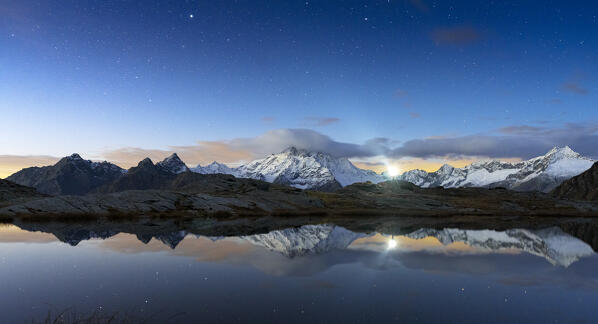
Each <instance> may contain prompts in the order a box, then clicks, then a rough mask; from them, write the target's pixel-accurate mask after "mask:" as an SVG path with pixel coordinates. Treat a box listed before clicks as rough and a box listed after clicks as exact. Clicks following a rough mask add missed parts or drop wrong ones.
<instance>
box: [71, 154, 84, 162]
mask: <svg viewBox="0 0 598 324" xmlns="http://www.w3.org/2000/svg"><path fill="white" fill-rule="evenodd" d="M67 158H68V159H69V160H83V158H82V157H81V155H79V154H77V153H73V154H71V155H69V156H68V157H67Z"/></svg>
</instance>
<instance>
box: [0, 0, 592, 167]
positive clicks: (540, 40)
mask: <svg viewBox="0 0 598 324" xmlns="http://www.w3.org/2000/svg"><path fill="white" fill-rule="evenodd" d="M0 18H1V19H0V68H1V70H0V98H2V99H1V100H0V116H1V118H2V119H1V121H2V127H1V128H0V177H2V176H6V175H8V174H7V173H8V172H9V171H7V170H11V171H12V170H14V169H15V168H20V167H22V166H29V165H39V164H47V163H51V162H52V161H55V159H56V158H58V157H61V156H65V155H68V154H71V153H73V152H78V153H80V154H81V155H82V156H84V157H86V158H89V159H94V160H98V159H99V160H103V159H108V160H110V161H114V162H117V163H119V164H120V165H122V166H131V165H133V164H136V162H137V161H139V160H140V159H141V158H143V157H144V156H150V157H152V158H153V159H159V158H163V157H164V156H166V155H168V154H169V153H171V152H174V151H176V152H179V153H180V155H181V157H182V158H183V159H184V160H185V161H186V162H187V163H188V164H190V165H195V164H197V163H202V164H203V163H207V162H210V161H212V160H219V161H221V162H226V163H229V164H232V165H234V164H235V163H241V162H242V161H246V160H250V159H252V158H256V157H260V156H264V155H266V154H269V153H275V152H277V151H279V150H281V149H284V148H285V147H286V146H290V145H296V146H299V147H302V148H306V149H317V150H326V151H329V152H331V153H332V154H334V155H337V156H344V157H349V158H351V159H352V160H353V161H355V162H356V163H357V164H358V165H359V166H361V167H369V168H372V169H375V170H380V168H382V166H384V165H387V164H388V163H389V161H390V163H394V164H397V165H399V167H400V168H401V169H402V170H406V169H411V168H415V167H418V168H423V169H428V170H431V169H434V168H437V167H438V166H439V165H440V164H442V163H445V162H449V163H451V164H453V165H456V166H459V164H465V163H469V162H471V161H473V160H477V159H486V158H501V159H515V160H517V159H524V158H529V157H532V156H534V155H539V154H543V153H545V152H546V151H547V150H548V149H550V148H551V147H552V146H555V145H570V146H571V147H572V148H573V149H574V150H576V151H578V152H580V153H582V154H585V155H589V156H597V155H598V146H597V145H595V144H594V143H596V142H598V135H596V134H597V132H598V109H596V103H597V102H598V100H597V99H598V98H597V96H596V90H598V80H597V78H596V75H598V74H597V72H598V3H596V2H594V1H431V0H384V1H332V0H322V1H258V0H255V1H241V0H240V1H225V0H223V1H149V0H144V1H133V0H131V1H85V0H61V1H52V0H47V1H30V0H20V1H0ZM2 170H4V171H2ZM3 172H4V174H3Z"/></svg>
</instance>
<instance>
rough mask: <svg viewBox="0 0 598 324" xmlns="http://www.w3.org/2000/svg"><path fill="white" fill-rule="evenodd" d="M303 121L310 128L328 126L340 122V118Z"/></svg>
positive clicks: (309, 118)
mask: <svg viewBox="0 0 598 324" xmlns="http://www.w3.org/2000/svg"><path fill="white" fill-rule="evenodd" d="M305 120H306V121H307V122H308V123H309V124H310V126H328V125H330V124H334V123H337V122H339V121H340V118H336V117H306V118H305Z"/></svg>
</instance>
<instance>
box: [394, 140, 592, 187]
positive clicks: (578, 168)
mask: <svg viewBox="0 0 598 324" xmlns="http://www.w3.org/2000/svg"><path fill="white" fill-rule="evenodd" d="M593 163H594V161H593V160H591V159H588V158H585V157H582V156H581V155H580V154H579V153H576V152H574V151H573V150H571V149H570V148H569V147H568V146H565V147H562V148H558V147H555V148H553V149H552V150H550V151H549V152H548V153H546V154H545V155H542V156H539V157H535V158H532V159H530V160H527V161H521V162H517V163H509V162H501V161H496V160H493V161H481V162H474V163H472V164H470V165H468V166H465V167H463V168H454V167H452V166H450V165H447V164H445V165H443V166H442V167H441V168H440V169H438V171H435V172H430V173H428V172H425V171H423V170H411V171H407V172H405V173H403V174H402V175H400V176H398V177H397V178H398V179H400V180H405V181H409V182H411V183H414V184H416V185H418V186H421V187H436V186H443V187H445V188H454V187H497V186H501V187H506V188H509V189H514V190H522V191H524V190H538V191H544V192H548V191H550V190H552V189H553V188H555V187H556V186H558V185H559V184H560V183H561V182H563V181H564V180H566V179H568V178H571V177H573V176H575V175H577V174H580V173H582V172H583V171H585V170H587V169H589V168H590V167H591V166H592V164H593Z"/></svg>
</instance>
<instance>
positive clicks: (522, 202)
mask: <svg viewBox="0 0 598 324" xmlns="http://www.w3.org/2000/svg"><path fill="white" fill-rule="evenodd" d="M123 189H124V190H123V191H119V190H106V191H105V192H98V193H91V194H87V195H84V196H71V195H67V196H47V195H43V194H39V193H37V192H36V191H35V190H33V189H31V188H27V187H23V186H18V185H15V184H12V183H10V182H9V181H6V180H3V181H2V186H1V187H0V192H1V193H0V197H2V201H0V217H2V218H4V219H11V218H23V217H24V218H46V217H62V218H90V217H91V218H93V217H98V216H105V217H117V218H118V217H138V216H161V217H217V218H223V217H224V218H226V217H247V216H308V215H312V216H316V215H317V216H363V215H372V216H434V217H448V216H535V217H539V216H543V217H547V216H558V217H582V216H583V217H593V216H598V204H597V203H596V202H595V201H591V200H586V201H582V200H569V199H567V198H568V197H563V198H561V197H559V196H558V195H556V196H555V195H554V194H544V193H539V192H515V191H510V190H506V189H502V188H495V189H485V188H456V189H443V188H441V187H440V188H419V187H417V186H415V185H413V184H411V183H408V182H405V181H386V182H382V183H379V184H372V183H357V184H353V185H350V186H347V187H345V188H343V189H341V190H338V191H336V192H333V193H331V192H319V191H304V190H300V189H295V188H291V187H287V186H282V185H276V184H270V183H266V182H262V181H258V180H250V179H238V178H235V177H233V176H230V175H200V174H194V173H191V172H186V173H182V174H179V175H178V176H176V177H173V178H170V179H169V180H168V181H167V182H165V183H164V182H163V183H160V184H159V185H148V186H147V189H145V190H140V189H136V190H129V188H128V187H127V186H125V187H124V188H123Z"/></svg>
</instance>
